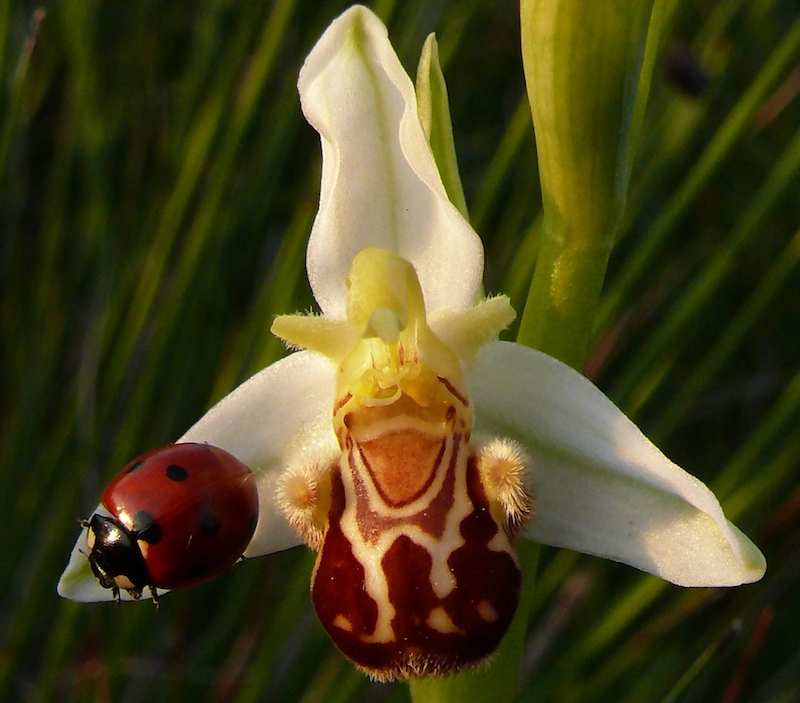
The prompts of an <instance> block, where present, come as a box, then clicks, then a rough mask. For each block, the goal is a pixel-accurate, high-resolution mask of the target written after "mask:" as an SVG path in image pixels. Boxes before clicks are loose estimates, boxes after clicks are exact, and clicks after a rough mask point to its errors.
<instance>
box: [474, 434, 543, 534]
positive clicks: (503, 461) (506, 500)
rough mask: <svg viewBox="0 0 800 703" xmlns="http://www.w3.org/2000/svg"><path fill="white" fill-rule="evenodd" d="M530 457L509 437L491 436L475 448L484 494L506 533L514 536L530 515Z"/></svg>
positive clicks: (532, 506)
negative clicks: (477, 450) (486, 442)
mask: <svg viewBox="0 0 800 703" xmlns="http://www.w3.org/2000/svg"><path fill="white" fill-rule="evenodd" d="M530 467H531V460H530V458H529V457H528V455H527V454H526V453H525V451H524V450H523V449H522V447H521V446H520V445H519V444H517V443H516V442H514V441H513V440H510V439H493V440H492V441H491V442H489V443H488V444H486V445H484V446H483V447H482V448H481V449H480V450H479V452H478V470H479V472H480V475H481V480H482V481H483V486H484V490H486V494H487V497H488V498H489V500H490V501H491V503H492V505H493V506H495V508H496V509H499V511H500V513H501V514H500V515H498V516H496V517H500V518H501V520H498V522H500V523H501V524H503V526H504V527H505V531H506V533H507V534H508V536H509V537H516V536H517V535H518V534H519V533H520V532H521V531H522V529H523V528H524V527H525V525H526V524H527V523H528V521H529V520H530V519H531V516H532V515H533V509H534V500H533V494H532V490H531V487H530V483H531V478H532V477H531V468H530Z"/></svg>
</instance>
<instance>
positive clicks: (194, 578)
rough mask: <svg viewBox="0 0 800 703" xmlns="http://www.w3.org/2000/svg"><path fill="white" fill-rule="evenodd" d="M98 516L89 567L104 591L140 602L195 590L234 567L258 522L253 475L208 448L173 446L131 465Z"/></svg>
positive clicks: (231, 458) (115, 483)
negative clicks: (161, 593)
mask: <svg viewBox="0 0 800 703" xmlns="http://www.w3.org/2000/svg"><path fill="white" fill-rule="evenodd" d="M101 502H102V504H103V506H104V507H105V508H106V509H107V510H108V511H109V512H110V513H111V515H112V516H113V519H109V518H107V517H105V516H101V515H97V514H96V515H94V516H92V518H91V521H89V522H87V523H86V526H87V527H88V528H89V532H90V535H89V547H90V550H91V552H90V554H89V561H90V564H91V566H92V570H93V571H94V573H95V575H96V576H97V577H98V580H99V581H100V583H101V585H103V586H104V587H106V588H110V589H112V590H113V591H114V593H115V595H118V593H119V590H120V589H122V590H126V591H127V592H128V593H129V594H130V595H131V596H133V597H134V598H139V597H141V593H142V590H143V588H144V587H145V586H148V587H149V588H150V590H151V592H152V593H153V595H154V596H155V590H154V589H155V588H163V589H173V588H183V587H186V586H191V585H194V584H197V583H201V582H203V581H207V580H208V579H211V578H213V577H214V576H217V575H219V574H220V573H221V572H223V571H225V570H226V569H228V568H229V567H230V566H232V565H233V564H234V563H235V562H236V561H237V560H238V559H239V558H240V557H241V556H242V553H243V552H244V550H245V548H246V547H247V544H248V543H249V541H250V539H251V538H252V536H253V532H254V531H255V527H256V523H257V521H258V493H257V489H256V481H255V477H254V476H253V473H252V472H251V471H250V469H249V468H248V467H247V466H245V465H244V464H243V463H242V462H240V461H239V460H238V459H237V458H236V457H234V456H233V455H231V454H229V453H228V452H226V451H224V450H222V449H219V448H218V447H212V446H210V445H207V444H192V443H185V444H173V445H169V446H167V447H162V448H161V449H156V450H154V451H151V452H149V453H147V454H144V455H143V456H141V457H139V458H138V459H135V460H134V461H132V462H131V463H130V464H128V466H126V467H125V468H124V469H123V470H122V471H121V472H120V473H119V475H117V477H116V478H114V479H113V480H112V481H111V483H110V484H109V485H108V487H107V488H106V490H105V491H104V492H103V496H102V501H101Z"/></svg>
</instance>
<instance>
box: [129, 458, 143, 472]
mask: <svg viewBox="0 0 800 703" xmlns="http://www.w3.org/2000/svg"><path fill="white" fill-rule="evenodd" d="M142 466H144V462H143V461H136V462H134V463H133V464H131V465H130V466H129V467H128V470H127V471H126V472H125V473H126V474H132V473H133V472H134V471H136V469H141V468H142Z"/></svg>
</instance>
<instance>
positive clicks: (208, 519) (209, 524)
mask: <svg viewBox="0 0 800 703" xmlns="http://www.w3.org/2000/svg"><path fill="white" fill-rule="evenodd" d="M200 529H201V530H202V531H203V534H204V535H208V536H209V537H213V536H214V535H215V534H217V532H219V520H217V516H216V515H214V513H206V514H205V515H203V517H202V519H201V520H200Z"/></svg>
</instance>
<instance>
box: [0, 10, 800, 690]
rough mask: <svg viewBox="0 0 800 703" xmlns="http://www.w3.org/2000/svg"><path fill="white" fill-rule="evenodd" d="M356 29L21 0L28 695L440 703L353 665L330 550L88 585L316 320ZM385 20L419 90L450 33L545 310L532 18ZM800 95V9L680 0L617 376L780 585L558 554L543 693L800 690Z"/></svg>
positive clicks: (277, 13)
mask: <svg viewBox="0 0 800 703" xmlns="http://www.w3.org/2000/svg"><path fill="white" fill-rule="evenodd" d="M346 7H347V3H345V2H320V1H312V0H296V1H294V0H274V1H272V2H234V1H232V0H228V1H227V2H226V1H219V2H211V1H208V2H202V1H197V2H194V3H189V2H179V1H172V2H157V1H155V0H138V1H137V2H136V3H130V2H114V1H110V0H109V1H106V0H103V1H101V0H59V2H50V3H44V4H35V3H28V2H10V1H9V0H0V78H2V81H0V179H2V181H1V183H2V188H1V190H0V286H1V288H0V290H1V291H2V297H1V298H0V349H1V350H2V352H1V353H0V514H2V515H3V525H2V529H0V700H8V701H17V700H19V701H97V702H98V703H104V702H106V701H112V700H113V701H126V702H131V703H132V702H135V701H170V702H172V701H176V702H180V701H198V700H200V701H236V702H244V701H275V702H279V701H304V702H308V703H311V702H314V701H326V702H327V701H407V700H408V692H407V688H406V687H405V686H403V685H399V684H397V685H380V684H372V683H370V682H368V680H367V679H366V678H365V677H363V676H362V675H361V674H359V673H357V672H356V671H355V670H354V669H353V668H352V667H351V666H350V665H349V664H348V663H347V662H346V661H345V660H344V658H343V657H342V656H341V655H340V654H339V653H338V652H337V651H336V650H335V649H334V648H333V646H332V645H331V644H330V643H329V641H328V639H327V637H326V635H325V634H324V633H323V631H322V629H321V627H320V625H319V624H318V623H317V621H316V618H315V616H314V614H313V611H312V609H311V606H310V603H309V598H308V580H309V573H310V569H311V565H312V563H313V555H312V554H311V553H310V552H308V551H307V550H305V549H303V548H298V549H294V550H290V551H288V552H285V553H281V554H276V555H273V556H270V557H267V558H264V559H257V560H252V561H249V562H246V563H244V564H242V565H240V566H238V567H236V568H235V569H234V570H233V571H232V572H231V573H230V574H227V575H225V576H223V577H220V578H219V579H217V580H216V581H214V582H212V583H209V584H205V585H202V586H198V587H195V588H192V589H188V590H186V591H183V592H176V593H172V594H170V595H169V596H167V597H165V598H164V599H163V601H162V608H161V611H160V612H158V613H156V612H155V610H154V608H153V607H152V605H151V604H149V603H142V604H138V605H137V604H132V605H124V606H116V605H114V604H96V605H80V604H76V603H71V602H67V601H63V600H61V599H59V597H58V596H57V595H56V593H55V584H56V582H57V580H58V576H59V574H60V572H61V570H62V569H63V567H64V565H65V564H66V561H67V558H68V555H69V552H70V550H71V547H72V544H73V542H74V539H75V537H76V535H77V531H78V522H77V521H78V519H79V518H81V517H87V516H88V515H89V513H90V512H91V511H92V509H93V508H94V506H95V505H96V504H97V502H98V496H99V495H100V493H101V491H102V489H103V487H104V485H105V483H106V482H107V481H108V479H109V478H110V477H112V476H113V475H114V474H116V472H117V471H118V470H119V469H120V468H121V467H122V466H123V465H124V464H126V463H127V462H128V461H129V460H130V459H132V458H133V457H134V456H137V455H138V454H141V453H143V452H144V451H146V450H149V449H151V448H153V447H157V446H161V445H164V444H167V443H169V442H171V441H173V440H174V439H175V438H176V437H178V436H180V435H181V434H182V433H183V432H184V431H185V429H186V428H188V427H189V425H191V424H192V423H193V422H194V421H195V420H196V419H197V418H199V417H200V415H201V414H202V413H203V412H204V411H205V409H207V408H208V407H209V406H210V405H211V404H212V403H213V402H214V401H216V400H218V399H219V398H220V397H222V396H223V395H224V394H225V393H226V392H227V391H228V390H230V389H231V388H233V387H234V386H235V385H236V384H237V383H239V382H240V381H242V380H243V379H244V378H246V377H247V376H249V375H250V374H252V373H254V372H255V371H257V370H259V369H260V368H262V367H263V366H265V365H266V364H268V363H270V362H271V361H273V360H275V359H276V358H278V357H279V356H280V355H281V354H282V353H283V352H282V349H281V346H280V345H279V344H278V343H277V342H276V340H274V339H273V338H272V337H271V335H270V334H269V326H270V324H271V320H272V317H273V316H274V315H276V314H279V313H287V312H293V311H296V310H298V309H308V308H309V307H310V306H311V305H312V304H313V300H312V298H311V294H310V291H309V289H308V284H307V282H306V280H305V271H304V266H303V261H304V253H305V242H306V239H307V236H308V232H309V230H310V226H311V222H312V220H313V217H314V213H315V209H316V200H317V196H318V179H319V166H320V163H319V144H318V138H317V135H316V134H315V133H314V132H313V130H312V129H311V128H310V127H308V125H307V124H306V123H305V122H304V120H303V119H302V115H301V113H300V108H299V102H298V99H297V94H296V89H295V81H296V78H297V72H298V70H299V67H300V65H301V63H302V60H303V57H304V56H305V55H306V53H307V52H308V51H309V49H310V48H311V46H312V45H313V43H314V42H315V40H316V39H317V38H318V37H319V35H320V34H321V33H322V31H323V30H324V28H325V27H326V26H327V24H328V23H329V22H330V21H331V20H332V19H333V18H334V17H336V16H337V15H338V14H339V13H340V12H341V11H343V10H344V9H345V8H346ZM372 7H373V8H374V9H375V10H376V12H377V13H378V14H379V15H380V16H381V17H382V18H383V19H384V20H385V21H386V22H387V24H388V26H389V30H390V36H391V37H392V40H393V42H394V44H395V47H396V49H397V51H398V53H399V55H400V57H401V60H402V61H403V63H404V65H405V66H406V68H407V69H408V70H409V72H410V73H411V75H414V72H415V70H416V62H417V59H418V56H419V51H420V49H421V47H422V43H423V41H424V38H425V36H426V35H427V34H428V33H429V32H431V31H436V32H437V36H438V40H439V46H440V55H441V59H442V63H443V68H444V72H445V76H446V78H447V81H448V90H449V95H450V101H451V111H452V117H453V123H454V130H455V138H456V147H457V151H458V154H459V162H460V167H461V173H462V178H463V181H464V186H465V191H466V195H467V200H468V204H469V208H470V215H471V220H472V222H473V224H474V226H475V228H476V229H477V231H478V232H479V234H480V235H481V237H482V238H483V241H484V243H485V246H486V251H487V271H486V287H487V290H489V291H491V292H505V293H508V294H509V295H511V297H512V299H513V301H514V304H515V307H516V308H517V310H518V311H519V310H520V309H521V305H522V304H523V302H524V300H525V295H526V291H527V287H528V284H529V281H530V276H531V272H532V268H533V265H534V263H535V256H536V250H537V235H538V222H539V220H538V218H539V214H540V203H541V200H540V193H539V189H538V178H537V168H536V154H535V145H534V140H533V131H532V128H531V123H530V113H529V110H528V106H527V100H526V98H525V95H524V83H523V76H522V65H521V59H520V49H519V21H518V17H517V13H518V6H517V4H516V3H514V2H511V0H504V1H502V2H497V1H496V0H495V1H491V0H451V1H449V2H447V1H445V0H425V1H423V0H420V1H414V2H406V3H400V2H392V1H391V0H385V1H383V2H377V3H374V4H373V5H372ZM798 93H800V5H798V3H797V2H796V0H795V1H791V0H719V1H717V2H714V1H713V0H674V1H673V2H671V3H667V21H666V26H665V32H664V35H663V40H662V47H661V50H660V52H659V59H658V66H657V68H656V73H655V76H654V80H653V86H652V92H651V97H650V103H649V107H648V112H647V116H646V118H645V125H644V129H643V134H642V141H641V144H640V150H639V154H638V158H637V164H636V168H635V171H634V178H633V181H632V191H631V196H630V201H629V208H628V213H627V219H626V225H625V227H624V230H623V232H622V234H621V235H620V237H619V241H618V246H617V249H616V250H615V252H614V255H613V256H612V259H611V264H610V269H609V276H608V280H607V285H606V290H605V292H604V297H603V301H602V303H601V310H600V315H599V319H598V323H597V330H596V337H595V342H594V345H593V349H592V352H591V354H590V358H589V361H588V363H587V367H586V373H587V375H589V376H590V377H591V378H592V379H593V380H595V381H596V382H597V383H598V385H599V386H600V387H601V388H602V389H603V390H605V391H606V392H607V393H608V394H609V395H610V396H611V397H612V398H613V399H614V400H615V402H617V403H618V404H619V405H620V406H621V407H622V408H623V409H624V410H625V411H626V412H627V413H628V414H629V415H630V416H631V417H632V418H633V419H634V420H635V421H636V422H637V423H639V424H640V426H641V427H642V428H643V430H644V431H645V433H646V434H648V435H649V436H650V437H651V438H652V439H653V440H654V441H655V442H656V443H657V444H659V446H660V447H661V448H662V449H663V450H664V451H665V453H666V454H667V455H668V456H670V457H671V458H672V459H674V460H675V461H677V462H678V463H680V464H681V465H682V466H684V467H685V468H686V469H687V470H688V471H690V472H691V473H693V474H695V475H697V476H699V477H700V478H701V479H702V480H704V481H706V482H707V483H709V485H710V486H711V487H712V488H713V489H714V490H715V491H716V493H717V495H718V496H719V497H720V500H721V502H722V503H723V507H724V508H725V510H726V513H727V514H728V516H729V517H730V518H731V519H733V520H734V521H736V523H737V524H738V525H739V527H741V528H742V529H743V530H744V531H745V532H747V533H748V534H749V535H750V536H752V537H753V538H754V540H755V541H756V543H757V544H759V546H760V547H761V548H762V550H763V551H764V552H765V554H766V556H767V560H768V564H769V569H768V572H767V576H766V577H765V578H764V580H763V581H761V582H760V583H758V584H754V585H751V586H745V587H742V588H737V589H731V590H724V589H693V590H686V589H680V588H678V587H675V586H671V585H669V584H666V583H664V582H662V581H660V580H658V579H656V578H654V577H650V576H645V575H643V574H640V573H638V572H636V571H634V570H632V569H630V568H627V567H623V566H620V565H616V564H611V563H608V562H605V561H601V560H598V559H592V558H588V557H581V556H578V555H575V554H573V553H570V552H558V551H556V550H544V552H543V557H542V562H541V570H540V577H539V582H538V584H537V591H536V597H535V601H534V606H533V612H532V616H531V622H530V627H529V639H528V646H527V649H526V654H525V659H524V662H523V674H522V677H521V679H520V693H519V700H521V701H537V702H539V701H559V702H561V701H578V700H580V701H615V702H616V701H664V702H670V703H673V702H688V701H715V702H716V701H718V702H720V703H738V702H756V701H758V702H764V703H766V702H770V703H778V702H779V701H780V702H783V701H797V700H800V639H799V638H798V636H797V633H798V632H800V605H798V604H800V431H798V430H799V429H800V427H798V425H799V424H800V423H798V418H799V417H800V373H798V372H800V363H799V362H800V333H799V332H798V328H799V327H800V295H798V290H800V287H799V286H800V271H798V263H800V230H798V228H800V179H798V175H797V171H798V168H800V131H798V127H799V126H800V96H798ZM512 334H513V331H512ZM297 402H302V399H301V398H298V399H297ZM276 412H280V408H276Z"/></svg>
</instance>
